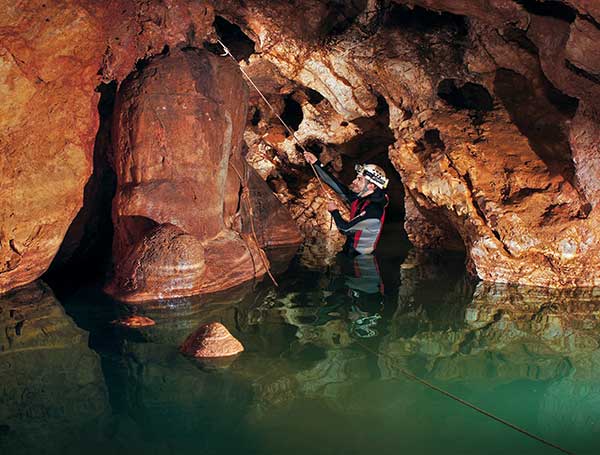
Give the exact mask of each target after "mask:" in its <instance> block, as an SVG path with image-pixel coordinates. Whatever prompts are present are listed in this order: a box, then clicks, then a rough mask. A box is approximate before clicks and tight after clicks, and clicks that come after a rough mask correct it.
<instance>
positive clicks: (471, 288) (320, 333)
mask: <svg viewBox="0 0 600 455" xmlns="http://www.w3.org/2000/svg"><path fill="white" fill-rule="evenodd" d="M386 251H388V254H387V255H385V256H384V257H383V258H380V260H379V262H378V265H379V273H377V271H376V270H375V272H374V269H373V268H371V267H369V266H368V265H367V266H365V264H364V263H362V264H358V265H357V264H354V263H352V262H343V261H342V262H341V263H340V262H339V261H338V262H332V263H330V264H328V265H323V266H322V267H321V268H319V269H316V270H315V269H313V270H310V269H307V268H306V267H304V266H303V265H302V264H303V263H305V262H303V261H302V259H299V258H296V259H295V260H294V261H293V263H292V265H291V267H290V268H289V269H288V270H287V271H286V272H284V273H282V274H279V275H278V277H277V279H278V281H279V287H275V286H274V285H273V284H271V283H269V282H267V281H264V282H262V283H259V284H256V283H249V284H248V285H246V286H242V287H240V288H238V289H235V290H233V291H231V292H227V293H222V294H219V295H216V296H210V297H206V296H205V297H194V298H188V299H176V300H170V301H157V302H151V303H147V304H145V305H141V306H140V305H137V306H125V305H122V304H119V303H118V302H114V301H112V300H111V299H110V298H109V297H107V296H106V295H104V294H103V293H102V292H101V290H100V288H99V286H98V285H95V284H92V285H86V286H83V287H77V286H76V287H70V288H67V289H66V290H65V289H64V288H63V289H60V290H58V289H56V290H55V291H53V290H52V289H51V288H50V287H48V286H47V285H46V284H44V283H43V282H41V281H40V282H36V283H34V284H32V285H30V286H27V287H25V288H22V289H20V290H17V291H14V292H12V293H9V294H7V295H5V296H3V297H0V309H1V310H2V311H1V312H0V328H1V329H2V330H0V345H1V347H2V351H1V352H0V400H1V403H2V406H1V407H0V450H1V452H2V453H3V454H21V453H36V454H37V453H47V454H58V453H61V454H64V453H77V454H80V453H87V454H95V453H144V454H162V453H173V454H186V453H194V454H197V453H202V454H213V453H214V454H227V453H231V454H233V453H236V454H238V453H248V454H283V453H285V454H306V453H317V454H320V453H323V454H325V453H327V454H329V453H344V454H364V453H374V454H398V453H407V454H439V453H446V454H471V453H472V454H483V453H485V454H506V453H520V454H547V453H560V452H558V451H556V450H554V449H551V448H549V447H547V446H544V445H543V444H541V443H540V442H538V441H534V440H532V439H530V438H528V437H526V436H524V435H523V434H520V433H518V432H516V431H514V430H512V429H510V428H507V427H505V426H503V425H501V424H499V423H498V422H495V421H493V420H491V419H489V418H487V417H484V416H482V415H481V414H478V413H476V412H474V411H473V410H471V409H468V408H466V407H465V406H463V405H461V404H459V403H457V402H455V401H452V400H450V399H449V398H447V397H445V396H443V395H441V394H439V393H438V392H435V391H433V390H430V389H428V388H427V387H424V386H423V385H422V384H419V383H417V382H415V381H413V380H411V379H409V378H407V377H406V376H405V375H404V372H407V371H408V372H410V373H412V374H415V375H418V376H419V377H421V378H423V379H425V380H427V381H429V382H431V383H432V384H435V385H436V386H438V387H441V388H443V389H445V390H448V391H450V392H452V393H454V394H456V395H458V396H460V397H461V398H463V399H466V400H468V401H470V402H472V403H474V404H476V405H477V406H480V407H482V408H484V409H486V410H487V411H489V412H492V413H494V414H496V415H498V416H500V417H502V418H503V419H506V420H508V421H510V422H512V423H514V424H516V425H518V426H520V427H523V428H525V429H527V430H528V431H530V432H532V433H534V434H536V435H539V436H540V437H543V438H545V439H548V440H549V441H552V442H553V443H555V444H559V445H561V446H563V447H565V448H567V449H569V450H571V451H573V452H575V453H589V454H596V453H600V381H599V379H600V368H598V367H599V366H600V351H599V349H598V347H599V342H600V324H599V318H600V298H599V297H597V296H595V295H594V293H593V292H592V291H583V290H580V291H569V292H567V291H564V292H560V291H551V290H547V289H540V288H523V287H516V286H502V285H491V284H483V283H472V282H471V281H470V280H469V279H468V278H467V277H466V276H465V273H464V266H463V262H462V258H445V259H443V260H442V259H440V258H428V259H425V258H422V257H419V255H417V254H415V252H414V251H413V252H408V253H407V251H406V250H405V249H404V248H403V247H398V248H397V249H396V250H394V251H393V252H392V253H389V251H390V250H389V249H388V250H386ZM311 264H313V265H314V261H311ZM358 272H360V273H358ZM380 277H381V280H380V279H379V278H380ZM380 281H381V282H382V283H380ZM380 284H383V286H380ZM131 313H136V314H141V315H145V316H148V317H151V318H152V319H154V320H155V321H156V325H155V326H152V327H147V328H142V329H125V328H119V327H116V326H115V325H114V324H111V321H113V320H115V319H118V318H119V317H122V316H124V315H127V314H131ZM211 321H220V322H222V323H223V324H225V326H227V328H228V329H229V330H230V331H231V332H232V333H233V335H234V336H236V337H237V338H238V339H239V340H241V341H242V343H243V344H244V346H245V348H246V350H245V352H243V353H242V354H240V355H239V356H236V357H235V358H232V359H227V360H222V361H219V362H199V361H195V360H191V359H188V358H186V357H183V356H182V355H181V354H179V352H178V346H179V345H180V344H181V342H182V341H183V340H184V339H185V338H186V337H187V336H188V335H189V334H190V333H192V332H193V331H194V329H195V328H197V327H198V326H199V325H201V324H203V323H206V322H211Z"/></svg>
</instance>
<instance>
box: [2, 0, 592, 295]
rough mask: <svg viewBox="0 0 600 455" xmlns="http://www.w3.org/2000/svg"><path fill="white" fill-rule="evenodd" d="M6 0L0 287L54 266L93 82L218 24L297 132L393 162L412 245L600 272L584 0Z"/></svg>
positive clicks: (523, 272) (286, 164)
mask: <svg viewBox="0 0 600 455" xmlns="http://www.w3.org/2000/svg"><path fill="white" fill-rule="evenodd" d="M1 6H2V7H3V11H4V12H5V13H4V14H3V17H2V19H1V20H0V21H1V22H0V24H1V28H0V37H1V41H0V42H1V49H2V50H1V51H0V58H1V59H2V64H1V65H0V73H1V74H2V76H1V77H0V91H1V92H2V94H3V98H4V99H5V100H6V101H5V102H3V103H2V106H0V122H2V128H1V129H2V133H0V134H1V136H0V137H1V140H0V152H1V153H0V170H1V173H0V177H1V180H2V185H1V188H0V192H1V196H2V200H3V204H2V206H1V207H0V220H2V223H1V224H0V291H5V290H8V289H11V288H14V287H16V286H19V285H21V284H24V283H27V282H30V281H32V280H33V279H35V278H36V277H38V276H40V275H41V274H42V273H43V272H44V271H45V270H46V269H47V268H48V266H49V264H50V262H51V260H52V258H53V257H54V255H55V254H56V251H57V250H58V248H59V246H60V244H61V242H62V239H63V238H64V235H65V232H66V231H67V229H68V228H69V226H70V224H71V221H72V220H73V219H74V218H75V216H76V215H77V214H78V212H79V211H80V209H81V206H82V203H83V188H84V185H85V183H86V181H87V180H88V178H89V176H90V174H91V172H92V165H93V164H92V150H93V143H94V137H95V136H96V133H97V129H98V111H97V108H96V106H97V102H98V97H99V94H98V93H96V92H94V88H95V87H96V86H98V84H100V83H108V82H110V81H116V82H117V83H121V82H122V81H123V80H124V79H125V78H126V77H127V76H128V75H129V74H130V73H131V72H132V71H134V69H135V67H136V64H138V67H139V66H140V65H142V66H143V64H145V62H146V61H147V60H148V59H151V58H154V57H156V56H159V55H163V54H164V55H168V54H169V52H170V51H173V50H175V49H177V48H182V47H186V46H187V47H195V48H200V47H202V45H203V43H205V42H206V41H207V40H208V41H212V42H214V38H215V34H214V28H213V24H215V25H216V26H217V27H216V28H217V32H219V33H220V34H221V36H223V35H227V39H230V40H232V49H233V50H234V53H235V54H236V57H237V58H239V59H241V60H242V67H243V68H244V69H245V70H246V71H247V72H248V74H250V76H251V77H252V78H253V80H255V81H256V83H257V85H258V86H259V87H260V88H261V90H263V92H264V93H265V94H266V96H267V98H268V99H269V100H270V102H271V103H272V104H273V106H274V107H275V109H276V110H277V111H278V113H279V114H281V115H284V116H285V117H286V119H289V120H290V121H291V122H292V123H293V129H294V130H295V132H296V134H297V136H298V137H299V140H300V141H301V142H302V143H303V144H304V145H305V146H306V147H307V148H309V149H310V150H313V151H315V152H316V153H318V154H320V155H321V158H322V159H323V160H324V161H327V162H330V163H331V164H332V166H333V168H334V169H335V170H336V171H337V172H339V173H340V175H341V176H345V177H346V178H348V176H349V175H350V174H351V172H350V171H349V169H350V170H351V167H352V164H353V163H354V162H356V161H360V160H362V159H365V158H368V159H373V158H375V159H378V160H382V161H383V162H384V164H386V165H387V166H388V168H387V169H388V170H389V172H390V173H393V174H394V179H395V181H394V184H395V185H396V186H398V187H399V186H400V185H402V191H400V192H398V194H399V195H400V196H399V197H400V198H402V197H403V198H404V199H405V203H404V204H402V203H401V202H400V204H402V205H403V206H404V210H405V211H406V220H405V227H406V231H407V233H408V235H409V238H410V240H411V241H412V242H413V244H415V246H417V247H420V248H442V249H444V248H453V249H460V248H463V249H465V250H466V252H467V257H468V265H469V269H470V270H471V271H472V272H473V274H475V275H477V276H478V277H480V278H482V279H484V280H489V281H504V282H519V283H525V284H535V285H543V286H556V287H566V286H589V285H597V284H600V276H599V273H600V272H597V270H599V269H598V267H597V259H596V258H597V257H598V248H599V247H598V246H597V244H598V242H597V236H598V234H599V232H598V229H599V228H598V227H597V226H598V222H597V220H596V218H597V217H598V210H597V201H598V197H599V195H600V193H599V191H600V186H599V184H598V179H597V176H598V171H597V169H599V168H600V164H598V163H599V160H598V158H599V157H598V154H599V153H600V134H599V131H598V130H599V127H598V124H599V123H598V118H599V117H600V113H599V111H600V109H599V105H598V103H597V99H598V95H599V94H600V93H599V92H600V63H599V62H600V56H599V55H598V48H597V45H596V43H597V42H598V39H599V38H600V27H599V26H598V24H599V23H600V20H599V19H600V10H599V9H598V6H597V5H596V2H592V1H590V0H569V1H565V2H538V1H535V0H522V1H510V0H492V1H488V0H486V1H483V0H477V1H449V0H411V1H404V0H396V1H387V0H367V1H362V2H361V1H356V2H325V1H321V0H307V1H305V2H303V3H302V5H301V6H300V5H298V4H297V2H286V1H275V2H267V1H264V0H249V1H243V2H242V1H238V0H224V1H219V2H197V1H191V0H163V1H159V2H146V1H141V0H137V1H134V2H125V1H123V0H111V1H108V2H103V3H102V4H98V3H97V2H91V1H88V0H79V1H60V2H54V3H44V2H41V1H27V2H25V1H22V2H17V3H11V2H4V3H3V4H2V5H1ZM307 11H308V12H310V14H308V15H307V14H305V13H306V12H307ZM215 13H216V14H217V15H218V16H219V18H218V19H217V21H216V22H215ZM237 27H239V32H238V29H237ZM57 31H60V33H57ZM235 43H237V45H236V46H234V45H233V44H235ZM220 50H221V49H220V48H219V47H218V46H216V47H215V49H214V51H215V52H218V51H220ZM382 105H385V108H386V115H385V117H384V116H382V115H381V106H382ZM384 118H385V121H386V122H387V125H385V128H381V129H380V131H382V134H383V135H384V136H385V137H386V138H387V137H388V136H389V138H390V139H389V143H387V144H385V145H383V146H382V144H379V145H378V147H379V149H378V150H380V149H381V147H383V148H385V147H388V146H389V147H388V150H387V154H384V155H377V156H369V151H368V150H366V151H362V150H361V148H362V147H356V144H360V143H361V141H363V140H366V138H367V137H368V134H369V130H371V129H372V128H373V125H374V124H375V123H376V122H377V121H379V122H381V120H382V119H384ZM247 121H248V127H247V128H246V130H245V132H244V139H245V142H246V145H247V149H248V150H247V154H246V158H247V161H248V162H250V163H251V164H252V166H254V167H255V168H256V170H257V172H258V173H259V174H260V176H261V177H263V179H265V180H267V182H268V183H269V184H270V185H271V188H273V189H274V190H275V191H276V193H277V196H278V197H279V199H280V200H281V201H282V202H283V203H284V204H286V205H287V206H288V208H289V209H290V210H291V212H292V213H293V216H294V218H295V221H296V223H297V224H298V225H299V226H300V228H301V229H302V230H303V232H304V233H305V234H307V233H308V235H309V237H310V234H311V233H313V234H315V233H316V234H318V236H325V237H327V241H329V242H330V244H331V245H334V247H333V248H332V250H335V245H336V244H337V243H339V238H337V239H336V233H335V231H334V230H331V229H328V227H327V226H328V224H330V223H328V220H329V219H328V217H327V213H325V210H324V208H323V204H320V203H318V202H316V203H315V201H316V199H317V198H318V197H322V196H318V191H313V192H311V191H309V189H310V185H311V183H310V179H309V178H307V175H308V174H307V173H308V172H309V169H307V168H306V167H305V163H304V161H303V159H302V156H301V153H300V150H299V149H298V147H296V146H295V145H294V141H293V140H292V139H291V138H290V135H289V133H288V132H286V131H284V130H283V129H282V128H281V126H280V125H278V123H277V120H276V118H275V115H274V113H272V112H270V110H269V109H268V108H267V106H266V105H265V104H264V102H263V101H262V100H261V99H260V98H259V97H258V96H257V95H256V94H254V93H251V94H250V100H249V112H248V117H247ZM369 122H371V123H369ZM378 128H379V127H378ZM386 140H387V139H386ZM382 143H383V142H382ZM357 150H358V151H359V152H357ZM355 153H356V154H355ZM377 153H379V152H377ZM386 155H387V156H386ZM396 173H397V174H396ZM234 180H235V179H233V178H230V184H231V187H234V186H236V185H239V181H238V182H234ZM313 193H314V194H313ZM238 198H239V195H238ZM234 199H236V198H234V197H232V198H231V201H230V206H233V205H236V201H237V202H239V199H236V201H234ZM400 204H397V206H400ZM232 210H233V209H232ZM234 211H235V210H234ZM232 213H233V212H232ZM225 218H226V217H225ZM288 221H289V220H288ZM208 224H209V225H210V223H208ZM207 226H208V225H207ZM315 227H318V229H315ZM246 228H247V225H246ZM246 228H242V229H246ZM215 232H216V231H215ZM295 237H296V238H299V236H298V235H297V233H296V235H295ZM336 242H337V243H336Z"/></svg>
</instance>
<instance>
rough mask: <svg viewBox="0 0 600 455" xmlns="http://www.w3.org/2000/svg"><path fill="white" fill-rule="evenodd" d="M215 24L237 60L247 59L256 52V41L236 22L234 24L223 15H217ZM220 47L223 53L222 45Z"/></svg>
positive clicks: (220, 36) (216, 29) (222, 39)
mask: <svg viewBox="0 0 600 455" xmlns="http://www.w3.org/2000/svg"><path fill="white" fill-rule="evenodd" d="M213 26H214V27H215V31H216V32H217V35H218V36H219V39H220V40H221V41H222V42H223V43H224V44H225V46H227V47H228V48H229V50H230V51H231V55H233V57H234V58H235V59H236V60H238V61H240V60H247V59H248V58H249V57H250V56H251V55H252V54H254V52H255V49H254V41H252V40H251V39H250V38H249V37H248V35H246V34H245V33H244V32H243V31H242V29H241V28H240V27H238V26H237V25H236V24H232V23H231V22H229V21H228V20H226V19H225V18H223V17H221V16H215V22H214V23H213ZM218 48H219V49H218V50H219V51H220V53H222V52H223V49H222V48H221V46H220V45H219V46H218Z"/></svg>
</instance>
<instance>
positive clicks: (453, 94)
mask: <svg viewBox="0 0 600 455" xmlns="http://www.w3.org/2000/svg"><path fill="white" fill-rule="evenodd" d="M437 94H438V96H439V97H440V98H441V99H442V100H444V101H445V102H446V103H448V104H449V105H450V106H452V107H454V108H455V109H458V110H462V109H468V110H475V111H482V112H486V111H491V110H493V109H494V100H493V98H492V96H491V95H490V93H489V92H488V91H487V89H486V88H485V87H484V86H483V85H480V84H475V83H473V82H466V83H465V84H462V85H459V84H458V81H457V80H456V79H443V80H442V81H441V82H440V83H439V84H438V89H437Z"/></svg>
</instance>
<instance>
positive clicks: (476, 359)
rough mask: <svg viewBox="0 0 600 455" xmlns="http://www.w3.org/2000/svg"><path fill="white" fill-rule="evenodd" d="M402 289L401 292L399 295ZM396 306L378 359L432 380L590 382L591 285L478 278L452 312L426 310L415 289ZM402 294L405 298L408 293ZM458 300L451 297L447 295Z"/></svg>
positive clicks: (594, 336) (594, 323)
mask: <svg viewBox="0 0 600 455" xmlns="http://www.w3.org/2000/svg"><path fill="white" fill-rule="evenodd" d="M401 294H402V293H401ZM408 294H410V299H411V302H410V305H404V306H402V305H400V306H399V308H398V312H397V313H396V315H395V317H394V321H393V322H392V328H391V330H390V331H391V333H392V334H393V335H392V336H390V337H389V338H388V341H387V342H386V344H387V346H386V347H385V352H387V353H389V354H390V355H391V356H392V357H394V358H400V359H401V361H400V362H399V363H398V362H395V361H390V360H389V359H388V358H383V359H381V360H382V368H384V369H386V370H388V373H387V374H391V375H392V376H393V375H396V374H397V372H393V370H394V364H395V363H396V364H398V365H400V366H402V365H406V364H411V363H412V364H415V365H420V368H422V371H421V372H422V373H423V374H426V375H431V376H433V377H435V378H440V379H441V378H443V379H446V380H449V379H459V378H488V379H496V380H499V381H508V380H516V379H518V378H530V379H537V380H541V379H560V378H563V377H565V375H567V374H569V375H570V376H571V377H573V378H578V379H582V380H589V379H590V378H591V377H593V371H594V370H595V369H596V368H597V367H600V364H598V363H597V362H598V360H599V359H597V357H598V356H596V354H595V353H596V351H597V350H598V347H599V342H598V326H599V325H598V321H599V319H600V301H598V300H597V297H596V295H595V291H593V290H571V291H566V290H563V291H560V290H552V289H549V288H528V287H523V286H510V285H499V284H495V285H494V284H489V283H483V282H482V283H479V284H478V286H477V288H476V290H475V293H474V295H473V298H472V301H471V302H470V303H467V304H466V305H465V306H462V305H460V304H459V305H455V307H456V308H455V310H454V311H450V312H448V311H444V310H443V308H442V307H443V306H444V305H441V306H440V308H438V311H439V310H442V311H441V313H442V315H443V316H444V317H443V318H440V316H439V315H438V314H436V312H435V311H433V310H432V309H431V308H428V306H427V305H428V303H429V302H428V300H429V299H428V294H427V293H422V292H421V291H419V288H418V287H416V288H414V289H413V290H412V291H411V292H409V293H408ZM406 297H408V296H406ZM453 299H456V295H455V296H454V297H453Z"/></svg>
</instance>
